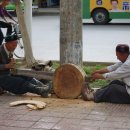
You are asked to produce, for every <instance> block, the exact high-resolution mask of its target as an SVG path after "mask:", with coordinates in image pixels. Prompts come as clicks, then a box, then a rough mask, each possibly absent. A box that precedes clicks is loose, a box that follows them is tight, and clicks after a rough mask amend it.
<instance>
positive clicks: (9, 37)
mask: <svg viewBox="0 0 130 130" xmlns="http://www.w3.org/2000/svg"><path fill="white" fill-rule="evenodd" d="M15 40H18V36H17V35H16V34H13V35H7V36H6V37H5V42H11V41H15Z"/></svg>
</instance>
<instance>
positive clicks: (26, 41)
mask: <svg viewBox="0 0 130 130" xmlns="http://www.w3.org/2000/svg"><path fill="white" fill-rule="evenodd" d="M16 13H17V18H18V22H19V26H20V31H21V34H22V39H23V45H24V51H25V59H26V63H27V66H28V67H30V66H32V65H33V64H34V63H36V60H35V59H34V56H33V52H32V46H31V41H30V37H29V35H28V31H27V27H26V24H25V20H24V15H23V12H22V9H21V8H20V2H19V0H16Z"/></svg>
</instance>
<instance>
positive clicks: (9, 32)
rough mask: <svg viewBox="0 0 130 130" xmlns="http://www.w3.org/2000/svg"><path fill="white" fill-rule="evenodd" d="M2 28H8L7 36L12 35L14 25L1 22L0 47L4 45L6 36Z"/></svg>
mask: <svg viewBox="0 0 130 130" xmlns="http://www.w3.org/2000/svg"><path fill="white" fill-rule="evenodd" d="M1 28H7V32H6V35H11V34H12V25H11V24H10V23H6V22H3V21H0V45H1V44H2V42H3V39H4V35H3V32H2V30H1Z"/></svg>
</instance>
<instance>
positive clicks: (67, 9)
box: [60, 0, 83, 66]
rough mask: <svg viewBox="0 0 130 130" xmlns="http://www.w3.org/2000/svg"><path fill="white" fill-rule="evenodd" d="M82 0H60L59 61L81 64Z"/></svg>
mask: <svg viewBox="0 0 130 130" xmlns="http://www.w3.org/2000/svg"><path fill="white" fill-rule="evenodd" d="M81 3H82V0H60V63H61V64H64V63H73V64H76V65H79V66H82V48H83V46H82V13H81V9H82V8H81Z"/></svg>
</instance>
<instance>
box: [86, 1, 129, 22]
mask: <svg viewBox="0 0 130 130" xmlns="http://www.w3.org/2000/svg"><path fill="white" fill-rule="evenodd" d="M83 18H84V19H89V18H92V19H93V21H94V23H96V24H107V23H109V22H110V21H111V20H112V19H130V0H83Z"/></svg>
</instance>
